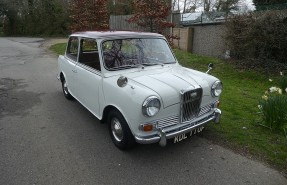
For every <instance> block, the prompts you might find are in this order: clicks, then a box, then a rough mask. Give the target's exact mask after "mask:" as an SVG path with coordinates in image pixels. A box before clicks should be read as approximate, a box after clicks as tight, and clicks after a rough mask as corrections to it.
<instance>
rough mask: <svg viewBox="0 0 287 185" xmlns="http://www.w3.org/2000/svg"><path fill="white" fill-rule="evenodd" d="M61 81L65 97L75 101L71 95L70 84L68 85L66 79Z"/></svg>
mask: <svg viewBox="0 0 287 185" xmlns="http://www.w3.org/2000/svg"><path fill="white" fill-rule="evenodd" d="M61 81H62V90H63V94H64V96H65V97H66V98H67V99H68V100H72V99H73V96H72V95H71V94H70V93H69V89H68V84H67V81H66V79H65V78H64V77H63V78H62V80H61Z"/></svg>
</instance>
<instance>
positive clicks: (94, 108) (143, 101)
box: [58, 31, 222, 149]
mask: <svg viewBox="0 0 287 185" xmlns="http://www.w3.org/2000/svg"><path fill="white" fill-rule="evenodd" d="M58 65H59V76H58V79H60V80H61V82H62V88H63V93H64V95H65V97H66V98H67V99H72V98H75V99H77V100H78V101H79V102H80V103H81V104H82V105H83V106H85V107H86V108H87V109H88V110H89V111H90V112H91V113H92V114H94V115H95V116H96V117H97V118H98V119H100V120H101V121H103V122H106V123H108V128H109V132H110V135H111V138H112V141H113V143H114V144H115V145H116V146H117V147H118V148H120V149H128V148H130V147H132V146H134V144H135V143H141V144H149V143H159V144H160V145H161V146H165V145H166V142H167V139H173V141H174V142H179V141H181V140H183V139H185V138H187V137H188V136H190V135H193V134H195V133H197V132H200V131H202V129H203V126H204V125H205V124H207V123H208V122H211V121H214V122H215V123H218V122H219V120H220V115H221V111H220V109H219V108H218V106H219V96H220V94H221V92H222V83H221V82H220V81H219V80H218V79H217V78H215V77H213V76H210V75H209V74H207V73H208V72H207V73H202V72H199V71H196V70H193V69H188V68H184V67H182V66H181V65H179V64H178V61H177V60H176V58H175V56H174V54H173V52H172V51H171V49H170V47H169V45H168V43H167V40H166V39H165V37H164V36H162V35H160V34H155V33H143V32H123V31H113V32H112V31H111V32H79V33H74V34H72V35H71V36H70V37H69V41H68V46H67V50H66V53H65V55H64V56H59V59H58ZM211 68H212V65H210V66H209V69H208V71H209V70H210V69H211Z"/></svg>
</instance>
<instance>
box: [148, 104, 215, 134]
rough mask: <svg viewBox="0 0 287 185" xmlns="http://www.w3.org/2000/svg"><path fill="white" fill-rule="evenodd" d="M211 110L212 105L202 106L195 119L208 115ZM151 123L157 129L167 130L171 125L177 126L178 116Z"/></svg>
mask: <svg viewBox="0 0 287 185" xmlns="http://www.w3.org/2000/svg"><path fill="white" fill-rule="evenodd" d="M211 108H212V104H207V105H205V106H202V107H201V109H200V112H199V114H198V116H197V117H200V116H202V115H204V114H207V113H209V112H210V111H211ZM153 123H154V124H157V125H158V128H167V127H170V126H173V125H177V124H179V115H175V116H170V117H166V118H162V119H159V120H155V121H153Z"/></svg>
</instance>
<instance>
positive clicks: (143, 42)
mask: <svg viewBox="0 0 287 185" xmlns="http://www.w3.org/2000/svg"><path fill="white" fill-rule="evenodd" d="M102 49H103V58H104V66H105V68H106V69H108V70H121V69H128V68H133V67H138V66H151V65H163V64H170V63H175V58H174V56H173V54H172V52H171V50H170V48H169V46H168V44H167V42H166V41H165V40H164V39H155V38H153V39H143V38H141V39H138V38H137V39H134V38H133V39H116V40H107V41H104V42H103V43H102Z"/></svg>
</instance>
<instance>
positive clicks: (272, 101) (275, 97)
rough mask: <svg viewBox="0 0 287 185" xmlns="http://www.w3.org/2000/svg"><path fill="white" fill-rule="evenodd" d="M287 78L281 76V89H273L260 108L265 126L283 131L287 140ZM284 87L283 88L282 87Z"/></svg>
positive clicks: (266, 95) (264, 97)
mask: <svg viewBox="0 0 287 185" xmlns="http://www.w3.org/2000/svg"><path fill="white" fill-rule="evenodd" d="M286 82H287V78H286V77H285V76H283V75H282V76H281V78H280V79H279V85H280V87H282V88H280V87H271V88H269V90H268V91H266V92H265V94H264V95H263V96H262V99H261V100H259V105H258V108H259V110H260V114H261V116H262V124H261V125H263V126H265V127H267V128H269V129H271V130H283V131H284V133H285V136H286V138H287V83H286ZM281 85H282V86H281Z"/></svg>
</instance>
